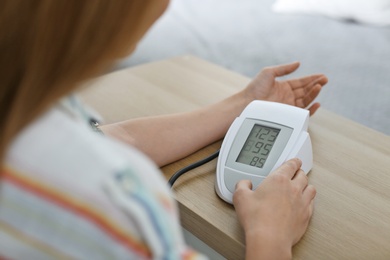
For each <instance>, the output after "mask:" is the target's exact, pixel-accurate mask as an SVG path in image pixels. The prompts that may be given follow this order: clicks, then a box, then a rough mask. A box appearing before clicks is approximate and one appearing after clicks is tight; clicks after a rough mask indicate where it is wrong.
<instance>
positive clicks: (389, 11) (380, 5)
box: [272, 0, 390, 26]
mask: <svg viewBox="0 0 390 260" xmlns="http://www.w3.org/2000/svg"><path fill="white" fill-rule="evenodd" d="M272 8H273V10H274V11H275V12H278V13H302V14H318V15H325V16H328V17H331V18H336V19H347V20H353V21H356V22H359V23H364V24H369V25H374V26H388V25H390V0H276V2H275V3H274V5H273V7H272Z"/></svg>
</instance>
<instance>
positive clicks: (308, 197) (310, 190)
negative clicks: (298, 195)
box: [302, 184, 317, 203]
mask: <svg viewBox="0 0 390 260" xmlns="http://www.w3.org/2000/svg"><path fill="white" fill-rule="evenodd" d="M316 195H317V191H316V188H315V187H314V186H313V185H310V184H309V185H307V186H306V188H305V189H304V190H303V195H302V198H303V200H304V201H306V202H307V203H311V202H312V201H314V198H315V197H316Z"/></svg>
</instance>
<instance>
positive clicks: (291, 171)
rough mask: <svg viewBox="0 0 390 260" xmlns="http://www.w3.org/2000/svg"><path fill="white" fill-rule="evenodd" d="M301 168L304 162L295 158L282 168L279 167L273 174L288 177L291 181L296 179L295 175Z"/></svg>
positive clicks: (285, 163)
mask: <svg viewBox="0 0 390 260" xmlns="http://www.w3.org/2000/svg"><path fill="white" fill-rule="evenodd" d="M301 166H302V161H301V160H300V159H298V158H293V159H290V160H288V161H286V162H284V163H283V164H282V165H281V166H279V168H277V169H276V170H275V171H274V172H273V173H271V174H282V175H287V176H288V177H289V179H290V180H291V179H292V178H293V177H294V175H295V173H296V172H297V171H298V170H299V169H300V168H301Z"/></svg>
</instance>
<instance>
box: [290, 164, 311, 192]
mask: <svg viewBox="0 0 390 260" xmlns="http://www.w3.org/2000/svg"><path fill="white" fill-rule="evenodd" d="M292 180H293V182H295V183H296V184H297V185H298V187H299V188H300V189H301V190H302V192H303V191H304V190H305V189H306V187H307V185H308V184H309V179H308V178H307V176H306V174H305V172H304V171H302V170H301V169H299V170H298V171H297V173H296V174H295V176H294V177H293V179H292Z"/></svg>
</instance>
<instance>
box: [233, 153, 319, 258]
mask: <svg viewBox="0 0 390 260" xmlns="http://www.w3.org/2000/svg"><path fill="white" fill-rule="evenodd" d="M301 165H302V162H301V161H300V160H299V159H296V158H295V159H291V160H289V161H287V162H285V163H284V164H283V165H281V166H280V167H279V168H278V169H276V170H275V171H274V172H272V173H271V174H270V175H269V176H268V177H267V178H266V179H265V180H264V181H263V182H262V183H261V184H260V185H259V187H258V188H257V189H256V190H254V191H253V190H252V184H251V182H250V181H248V180H243V181H240V182H238V183H237V185H236V191H235V193H234V195H233V204H234V207H235V209H236V212H237V215H238V218H239V221H240V223H241V225H242V227H243V228H244V231H245V238H246V257H247V259H263V258H264V259H290V258H291V249H292V246H293V245H295V244H296V243H297V242H298V241H299V240H300V239H301V237H302V236H303V234H304V233H305V231H306V229H307V226H308V224H309V221H310V218H311V216H312V214H313V203H314V197H315V195H316V190H315V188H314V187H313V186H312V185H308V178H307V176H306V174H305V173H304V172H303V171H302V170H301V169H300V167H301Z"/></svg>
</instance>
